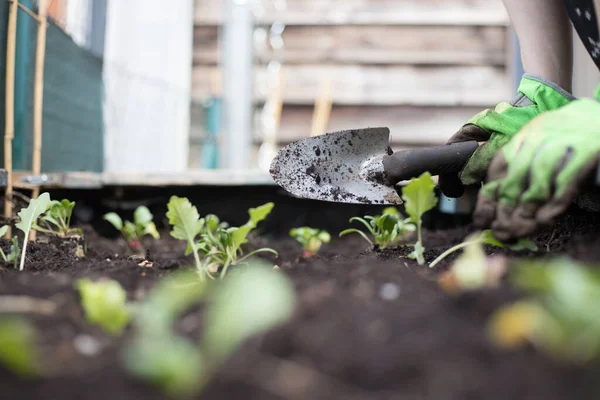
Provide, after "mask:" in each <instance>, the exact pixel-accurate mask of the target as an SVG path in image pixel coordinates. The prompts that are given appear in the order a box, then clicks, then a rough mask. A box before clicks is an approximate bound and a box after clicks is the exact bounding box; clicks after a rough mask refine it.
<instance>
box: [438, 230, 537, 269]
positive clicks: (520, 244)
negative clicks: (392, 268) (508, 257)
mask: <svg viewBox="0 0 600 400" xmlns="http://www.w3.org/2000/svg"><path fill="white" fill-rule="evenodd" d="M472 244H481V245H483V244H489V245H492V246H496V247H500V248H508V249H510V250H513V251H521V250H531V251H537V249H538V247H537V246H536V245H535V243H533V242H532V241H531V240H529V239H525V238H522V239H519V240H518V241H517V242H515V243H512V244H506V243H502V242H500V241H499V240H498V239H496V238H495V237H494V235H493V234H492V231H491V230H489V229H487V230H484V231H482V232H481V233H480V234H478V235H477V234H475V235H471V236H469V237H468V238H467V239H466V240H465V241H463V242H462V243H459V244H457V245H456V246H453V247H451V248H449V249H448V250H446V251H445V252H443V253H442V254H440V255H439V256H438V257H437V258H436V259H435V260H433V261H432V262H431V264H429V266H430V267H432V268H433V267H435V266H436V265H437V264H438V263H439V262H440V261H442V260H443V259H444V258H446V257H448V256H449V255H450V254H452V253H454V252H455V251H458V250H460V249H462V248H463V247H467V246H471V245H472Z"/></svg>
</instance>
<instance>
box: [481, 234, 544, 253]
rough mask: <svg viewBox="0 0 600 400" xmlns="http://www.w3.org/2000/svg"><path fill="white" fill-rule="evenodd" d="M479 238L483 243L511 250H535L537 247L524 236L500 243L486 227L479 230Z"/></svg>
mask: <svg viewBox="0 0 600 400" xmlns="http://www.w3.org/2000/svg"><path fill="white" fill-rule="evenodd" d="M481 240H482V241H483V242H484V243H485V244H489V245H492V246H496V247H500V248H508V249H510V250H513V251H521V250H531V251H537V250H538V247H537V246H536V244H535V243H533V242H532V241H531V240H529V239H526V238H521V239H519V240H517V242H515V243H511V244H507V243H502V242H500V241H499V240H498V239H496V238H495V237H494V235H493V234H492V231H491V230H490V229H487V230H484V231H483V232H481Z"/></svg>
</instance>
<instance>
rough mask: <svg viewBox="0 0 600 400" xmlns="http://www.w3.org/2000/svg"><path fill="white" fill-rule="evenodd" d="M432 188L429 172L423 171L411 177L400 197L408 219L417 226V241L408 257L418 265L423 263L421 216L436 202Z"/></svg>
mask: <svg viewBox="0 0 600 400" xmlns="http://www.w3.org/2000/svg"><path fill="white" fill-rule="evenodd" d="M434 190H435V184H434V182H433V179H432V178H431V174H430V173H429V172H424V173H423V174H421V176H419V177H418V178H412V179H411V180H410V183H408V184H407V185H406V186H404V187H403V188H402V199H403V200H404V202H405V208H406V212H407V213H408V215H409V217H410V221H411V222H412V223H414V224H416V226H417V242H416V243H415V244H414V251H413V252H412V253H410V254H409V256H408V257H409V258H411V259H416V260H417V262H418V263H419V265H423V264H424V263H425V258H424V255H423V253H424V252H425V247H424V246H423V238H422V235H421V225H422V223H423V221H422V217H423V215H424V214H425V213H426V212H427V211H429V210H431V209H432V208H434V207H435V206H436V204H437V202H438V199H437V197H436V195H435V192H434Z"/></svg>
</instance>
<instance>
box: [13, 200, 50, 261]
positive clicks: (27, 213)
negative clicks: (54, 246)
mask: <svg viewBox="0 0 600 400" xmlns="http://www.w3.org/2000/svg"><path fill="white" fill-rule="evenodd" d="M50 203H51V200H50V195H49V194H48V193H46V192H44V193H42V194H40V195H39V197H38V198H37V199H31V201H30V202H29V205H28V206H27V208H23V209H21V211H20V212H19V214H18V216H19V219H20V220H19V222H18V223H17V224H16V225H15V226H16V227H17V228H18V229H20V230H21V231H22V232H23V233H24V237H23V251H22V253H21V263H20V265H19V270H20V271H23V267H24V265H25V252H26V251H27V243H28V242H29V231H30V230H31V227H32V226H33V224H34V223H35V221H36V220H37V219H38V218H39V216H40V215H42V214H43V213H45V212H46V210H47V209H48V207H49V206H50Z"/></svg>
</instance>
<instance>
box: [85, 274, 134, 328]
mask: <svg viewBox="0 0 600 400" xmlns="http://www.w3.org/2000/svg"><path fill="white" fill-rule="evenodd" d="M76 287H77V290H78V291H79V295H80V296H81V305H82V307H83V309H84V311H85V315H86V318H87V320H88V322H90V323H92V324H95V325H98V326H100V327H101V328H102V329H103V330H104V331H105V332H107V333H108V334H110V335H113V336H116V335H119V334H120V333H121V332H122V331H123V329H125V327H126V326H127V324H128V323H129V318H130V312H129V310H128V309H127V293H126V292H125V290H124V289H123V288H122V287H121V285H120V284H119V282H117V281H114V280H108V281H102V282H92V281H91V280H89V279H80V280H78V281H77V282H76Z"/></svg>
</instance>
